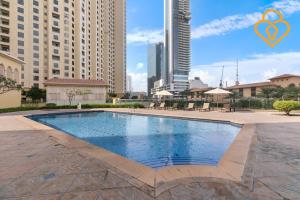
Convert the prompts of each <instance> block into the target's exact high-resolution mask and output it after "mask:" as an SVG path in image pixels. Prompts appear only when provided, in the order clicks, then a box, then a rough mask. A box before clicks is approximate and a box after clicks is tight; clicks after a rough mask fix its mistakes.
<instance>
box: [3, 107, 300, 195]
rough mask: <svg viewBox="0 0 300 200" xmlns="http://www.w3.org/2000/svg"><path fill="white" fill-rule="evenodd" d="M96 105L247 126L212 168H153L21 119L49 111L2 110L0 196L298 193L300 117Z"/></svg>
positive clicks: (299, 192)
mask: <svg viewBox="0 0 300 200" xmlns="http://www.w3.org/2000/svg"><path fill="white" fill-rule="evenodd" d="M101 110H106V111H114V112H125V113H133V114H148V115H149V114H150V115H160V116H173V117H184V118H191V119H209V120H217V121H218V120H219V121H230V122H233V123H238V124H244V127H243V129H242V131H241V132H240V134H239V135H238V136H237V138H236V140H235V141H234V143H233V144H232V145H231V147H230V149H229V150H228V151H227V152H226V154H225V155H224V157H223V158H222V160H221V161H220V163H219V165H218V166H216V167H211V166H176V167H167V168H163V169H160V170H153V169H151V168H149V167H146V166H143V165H141V164H138V163H136V162H133V161H129V160H127V159H126V158H123V157H121V156H118V155H116V154H113V153H110V152H108V151H105V150H103V149H101V148H98V147H95V146H93V145H90V144H87V143H86V142H83V141H80V140H78V139H76V138H73V137H71V136H69V135H67V134H64V133H61V132H59V131H57V130H54V129H52V128H50V127H47V126H44V125H41V124H39V123H37V122H34V121H31V120H29V119H27V118H25V117H23V115H27V114H43V113H47V111H33V112H22V113H14V114H8V115H2V116H1V115H0V127H1V129H0V151H1V154H0V199H116V200H118V199H122V200H123V199H137V200H143V199H247V198H248V199H300V117H299V116H292V117H287V116H283V115H282V114H280V113H276V112H236V113H221V112H197V111H165V110H162V111H158V110H145V109H101ZM52 112H53V111H52ZM55 112H59V111H55Z"/></svg>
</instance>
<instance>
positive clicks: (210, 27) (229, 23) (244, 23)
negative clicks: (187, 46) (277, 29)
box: [192, 13, 261, 39]
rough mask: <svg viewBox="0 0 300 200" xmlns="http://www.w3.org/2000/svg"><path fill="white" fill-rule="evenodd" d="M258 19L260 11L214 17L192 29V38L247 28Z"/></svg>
mask: <svg viewBox="0 0 300 200" xmlns="http://www.w3.org/2000/svg"><path fill="white" fill-rule="evenodd" d="M259 19H261V13H253V14H248V15H232V16H228V17H225V18H223V19H216V20H213V21H211V22H209V23H207V24H204V25H201V26H199V27H198V28H196V29H194V30H193V31H192V38H193V39H199V38H203V37H208V36H218V35H224V34H225V33H228V32H230V31H234V30H240V29H244V28H248V27H250V26H252V25H253V24H254V23H255V22H257V21H258V20H259Z"/></svg>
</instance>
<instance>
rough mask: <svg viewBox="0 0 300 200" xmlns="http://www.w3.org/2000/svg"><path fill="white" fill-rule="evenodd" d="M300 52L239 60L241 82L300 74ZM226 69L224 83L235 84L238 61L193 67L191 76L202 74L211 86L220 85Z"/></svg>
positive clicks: (258, 55) (260, 55)
mask: <svg viewBox="0 0 300 200" xmlns="http://www.w3.org/2000/svg"><path fill="white" fill-rule="evenodd" d="M299 58H300V52H285V53H276V54H257V55H252V56H249V57H248V58H245V59H242V60H240V61H239V79H240V82H241V83H250V82H259V81H266V80H267V79H268V78H270V77H272V76H276V75H280V74H286V73H291V74H300V59H299ZM223 65H224V66H225V70H224V85H225V83H226V81H227V83H228V85H229V86H230V85H232V84H234V82H235V80H236V61H228V60H227V61H219V62H216V63H211V64H208V65H199V66H194V67H192V70H191V73H190V78H193V77H195V76H200V77H201V79H202V80H203V81H204V82H205V83H208V84H209V85H210V86H218V85H219V83H220V79H221V73H222V67H221V66H223Z"/></svg>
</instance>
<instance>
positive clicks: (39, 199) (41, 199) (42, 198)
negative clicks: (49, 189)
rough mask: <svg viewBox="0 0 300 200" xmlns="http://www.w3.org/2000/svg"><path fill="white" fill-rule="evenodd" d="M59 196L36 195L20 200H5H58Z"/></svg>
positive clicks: (14, 199)
mask: <svg viewBox="0 0 300 200" xmlns="http://www.w3.org/2000/svg"><path fill="white" fill-rule="evenodd" d="M60 199H61V195H60V194H59V195H38V196H29V197H21V198H9V199H7V200H60Z"/></svg>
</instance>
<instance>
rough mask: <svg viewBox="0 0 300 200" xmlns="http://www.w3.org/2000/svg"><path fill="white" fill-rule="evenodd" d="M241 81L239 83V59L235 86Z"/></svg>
mask: <svg viewBox="0 0 300 200" xmlns="http://www.w3.org/2000/svg"><path fill="white" fill-rule="evenodd" d="M239 84H240V81H239V59H237V60H236V81H235V85H239Z"/></svg>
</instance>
